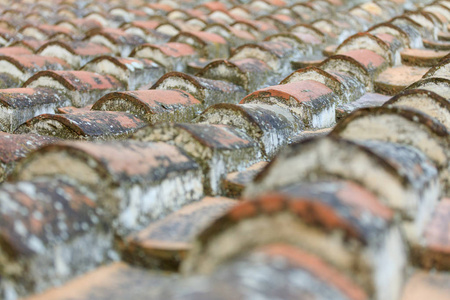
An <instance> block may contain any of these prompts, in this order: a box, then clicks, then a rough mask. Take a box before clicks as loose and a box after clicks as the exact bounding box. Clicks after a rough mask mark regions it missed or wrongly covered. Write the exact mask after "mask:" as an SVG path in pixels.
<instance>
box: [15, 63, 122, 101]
mask: <svg viewBox="0 0 450 300" xmlns="http://www.w3.org/2000/svg"><path fill="white" fill-rule="evenodd" d="M23 86H24V87H32V88H34V87H48V88H53V89H56V90H61V91H64V92H66V93H67V96H68V97H69V99H70V100H71V101H72V105H73V106H75V107H83V106H86V105H88V104H91V103H93V102H94V101H96V100H97V99H98V98H99V97H101V96H103V95H104V94H106V93H108V92H110V91H111V90H118V89H119V90H120V89H123V88H124V86H123V85H122V83H121V82H120V81H118V80H117V79H115V78H114V77H112V76H108V75H100V74H97V73H92V72H86V71H41V72H38V73H36V74H35V75H33V76H32V77H31V78H30V79H28V80H27V81H26V82H25V83H24V84H23Z"/></svg>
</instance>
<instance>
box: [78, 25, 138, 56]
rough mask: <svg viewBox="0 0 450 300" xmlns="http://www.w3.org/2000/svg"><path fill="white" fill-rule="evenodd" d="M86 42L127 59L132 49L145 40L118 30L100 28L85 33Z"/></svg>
mask: <svg viewBox="0 0 450 300" xmlns="http://www.w3.org/2000/svg"><path fill="white" fill-rule="evenodd" d="M85 40H86V41H89V42H92V43H97V44H100V45H103V46H105V47H108V48H109V49H111V51H112V52H114V53H120V56H122V57H127V56H128V55H129V54H130V53H131V51H132V50H133V48H135V47H136V46H138V45H141V44H144V43H145V40H144V39H142V38H141V37H140V36H138V35H134V34H130V33H126V32H124V31H123V30H122V29H120V28H102V29H100V30H92V31H90V32H88V33H86V38H85Z"/></svg>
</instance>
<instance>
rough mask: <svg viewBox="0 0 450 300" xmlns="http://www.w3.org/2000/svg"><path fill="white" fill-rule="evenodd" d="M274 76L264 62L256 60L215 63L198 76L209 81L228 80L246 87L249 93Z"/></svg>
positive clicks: (220, 61) (217, 61) (201, 71)
mask: <svg viewBox="0 0 450 300" xmlns="http://www.w3.org/2000/svg"><path fill="white" fill-rule="evenodd" d="M223 69H226V70H227V71H224V70H223ZM272 74H273V73H272V69H271V68H270V67H269V66H268V65H267V64H266V63H265V62H264V61H262V60H259V59H255V58H244V59H239V60H232V61H230V60H216V61H213V62H211V63H209V64H208V65H206V66H205V67H204V68H203V69H202V70H200V72H198V73H197V74H196V75H197V76H199V77H203V78H208V79H215V80H226V81H229V82H231V83H233V84H236V85H240V86H242V87H244V88H245V89H246V90H247V91H255V90H257V89H258V88H259V87H261V86H262V85H263V84H264V83H265V82H266V81H267V79H268V77H269V76H270V75H272Z"/></svg>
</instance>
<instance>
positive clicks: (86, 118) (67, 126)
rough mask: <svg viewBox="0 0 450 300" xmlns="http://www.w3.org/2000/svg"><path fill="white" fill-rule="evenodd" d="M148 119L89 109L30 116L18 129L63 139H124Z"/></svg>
mask: <svg viewBox="0 0 450 300" xmlns="http://www.w3.org/2000/svg"><path fill="white" fill-rule="evenodd" d="M146 124H147V123H146V122H144V121H142V120H141V119H139V118H137V117H135V116H133V115H132V114H129V113H126V112H109V111H105V112H103V111H87V112H78V113H74V114H70V113H69V114H62V115H61V114H42V115H39V116H37V117H34V118H32V119H30V120H28V121H27V122H26V123H24V124H22V125H21V126H20V127H18V128H17V130H16V131H15V132H16V133H36V134H40V135H48V136H56V137H59V138H63V139H81V140H109V139H123V138H127V137H128V136H130V135H131V134H132V133H133V132H135V131H136V130H138V129H140V128H142V127H144V126H145V125H146Z"/></svg>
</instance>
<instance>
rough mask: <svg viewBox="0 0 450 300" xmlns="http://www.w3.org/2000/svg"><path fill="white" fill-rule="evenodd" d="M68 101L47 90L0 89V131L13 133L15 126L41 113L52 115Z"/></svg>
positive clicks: (59, 94) (53, 91)
mask: <svg viewBox="0 0 450 300" xmlns="http://www.w3.org/2000/svg"><path fill="white" fill-rule="evenodd" d="M69 102H70V101H69V100H68V99H67V98H66V97H65V96H64V95H63V94H62V93H60V92H58V91H55V90H53V89H49V88H17V89H0V104H1V106H0V108H1V109H0V111H1V114H2V115H3V118H1V119H0V130H2V131H7V132H13V131H14V130H15V129H16V128H17V126H19V125H20V124H22V123H23V122H25V121H27V120H28V119H30V118H32V117H34V116H36V115H38V114H42V113H53V112H54V111H55V109H56V108H57V107H59V106H63V105H68V104H69Z"/></svg>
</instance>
